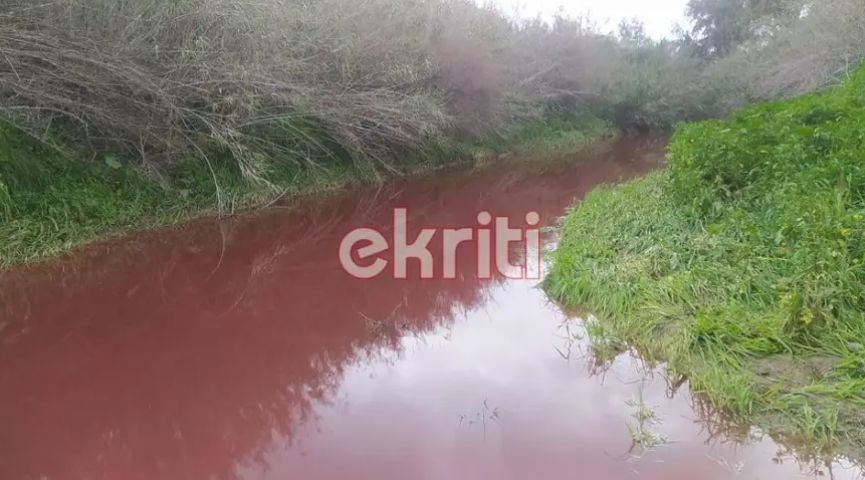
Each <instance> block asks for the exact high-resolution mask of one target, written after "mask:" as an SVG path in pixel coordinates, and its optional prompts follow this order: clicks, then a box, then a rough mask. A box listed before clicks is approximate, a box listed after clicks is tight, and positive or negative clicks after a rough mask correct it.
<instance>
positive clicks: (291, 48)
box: [0, 0, 865, 268]
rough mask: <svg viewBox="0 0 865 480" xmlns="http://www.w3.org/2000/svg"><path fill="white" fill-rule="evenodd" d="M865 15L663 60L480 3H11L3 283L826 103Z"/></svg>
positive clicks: (635, 32)
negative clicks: (749, 109) (201, 224)
mask: <svg viewBox="0 0 865 480" xmlns="http://www.w3.org/2000/svg"><path fill="white" fill-rule="evenodd" d="M806 4H807V5H806ZM721 7H723V8H721ZM862 10H863V6H862V3H861V1H860V0H827V1H825V2H818V3H814V2H805V1H804V0H772V1H764V2H741V1H734V0H723V1H721V2H718V1H717V0H691V1H690V2H689V4H688V15H689V16H690V17H691V20H692V22H693V25H694V27H693V29H691V30H688V31H685V30H682V31H680V32H678V33H677V34H675V35H671V36H670V37H669V38H665V39H653V38H649V37H647V36H646V34H645V33H644V29H643V28H642V26H641V25H640V24H639V23H638V22H623V23H622V24H621V25H620V26H619V28H618V29H616V30H615V31H612V32H610V31H606V30H605V29H601V28H599V27H598V26H597V24H595V23H594V22H593V21H592V20H591V19H590V18H570V17H566V16H563V15H560V16H558V17H556V18H554V19H552V20H549V21H548V20H543V19H533V18H513V17H511V16H508V15H505V14H503V13H502V12H500V11H498V10H496V8H494V7H491V6H479V4H478V2H473V1H470V0H317V1H306V0H255V1H248V0H243V1H240V0H183V1H175V2H165V1H163V0H141V1H135V2H127V1H118V0H69V1H57V2H41V3H38V4H34V3H33V2H31V1H24V0H9V1H4V2H2V5H0V240H2V242H0V268H3V267H8V266H11V265H14V264H18V263H22V262H28V261H35V260H40V259H44V258H46V257H50V256H51V255H54V254H57V253H59V252H63V251H65V250H68V249H69V248H72V247H74V246H77V245H81V244H83V243H86V242H88V241H92V240H95V239H100V238H104V237H106V236H111V235H116V234H118V233H122V232H126V231H129V230H134V229H141V228H149V227H152V226H157V225H164V224H170V223H174V222H176V221H180V220H182V219H187V218H190V217H193V216H196V215H202V214H209V213H219V214H223V213H230V212H232V211H236V210H237V209H240V208H245V207H250V206H256V205H262V204H267V203H270V202H272V201H274V200H276V199H281V198H285V197H286V196H290V195H294V194H297V193H302V192H315V191H318V190H322V189H328V188H333V187H335V186H338V185H343V184H345V183H347V182H357V181H377V180H380V179H382V178H385V177H387V176H390V175H400V174H406V173H411V172H416V171H423V170H429V169H434V168H436V167H439V166H442V165H445V164H448V163H451V162H453V161H458V160H465V159H473V158H477V157H479V156H480V157H483V156H487V157H489V158H495V157H496V156H497V155H495V154H498V153H500V152H508V151H513V150H519V149H524V150H532V151H535V152H537V151H544V150H547V149H561V148H565V149H568V148H576V147H578V146H579V145H582V144H585V143H587V142H589V141H591V140H592V139H596V138H598V137H599V136H600V135H603V134H605V133H606V132H607V131H608V130H609V129H610V128H615V129H618V130H621V131H625V132H634V131H645V130H651V129H668V128H670V127H671V126H672V125H674V124H676V123H677V122H680V121H690V120H698V119H705V118H716V117H724V116H726V115H728V114H729V113H730V112H731V111H733V110H735V109H736V108H738V107H740V106H741V105H744V104H748V103H751V102H753V101H756V100H764V99H771V98H776V97H779V96H787V95H791V94H798V93H802V92H807V91H810V90H813V89H815V88H820V87H822V86H825V85H827V84H831V83H833V82H834V81H835V79H836V77H838V72H839V71H846V69H847V68H848V67H849V66H850V65H851V64H855V62H856V61H857V60H858V58H861V52H863V51H865V48H863V47H862V46H863V44H865V34H863V33H862V29H861V27H860V26H861V25H862V24H863V22H862V19H863V18H865V13H863V12H862ZM490 154H493V155H491V156H490Z"/></svg>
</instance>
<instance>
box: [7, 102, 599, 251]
mask: <svg viewBox="0 0 865 480" xmlns="http://www.w3.org/2000/svg"><path fill="white" fill-rule="evenodd" d="M610 131H611V130H610V129H609V127H608V126H607V125H606V124H605V123H604V122H602V121H600V120H598V119H596V118H594V117H591V116H581V117H573V116H569V117H563V116H556V117H548V118H546V119H545V120H542V121H534V122H531V123H527V124H525V125H522V126H518V127H512V128H510V129H506V130H503V131H501V132H499V133H497V134H486V135H484V136H482V137H478V138H473V139H468V140H460V141H457V140H453V141H450V142H447V143H445V142H438V143H435V144H427V145H419V146H418V148H417V150H415V151H408V152H406V154H405V157H404V158H402V159H400V162H399V166H400V168H399V170H395V169H388V170H374V169H363V168H359V167H358V165H357V164H355V163H353V162H352V161H351V159H350V158H347V157H345V156H342V157H341V156H340V155H339V154H338V153H337V152H334V153H332V154H331V155H329V156H326V157H322V159H321V160H320V162H319V163H318V166H317V167H315V168H313V167H310V166H307V165H303V164H300V163H295V162H292V161H289V160H290V159H286V160H285V161H282V162H275V163H273V164H271V166H270V167H269V168H268V169H267V170H266V171H263V172H259V173H258V174H257V175H256V176H255V177H250V176H248V175H245V174H244V172H242V171H241V170H240V168H239V167H238V164H237V162H235V161H233V159H232V158H230V156H229V155H227V154H221V153H220V152H214V154H211V155H208V156H207V160H204V159H197V160H190V161H183V162H178V164H177V165H176V166H175V167H174V168H172V169H170V170H165V171H161V172H152V171H144V170H142V169H141V168H140V167H138V166H135V164H133V163H130V162H127V161H125V159H123V158H121V157H118V156H114V155H105V156H101V157H99V158H81V154H80V153H78V152H76V151H74V150H71V149H68V148H64V147H62V146H58V145H57V144H55V143H46V142H44V141H37V140H36V139H34V138H31V137H29V136H27V135H25V134H23V133H22V132H21V131H20V130H17V129H16V128H14V127H11V126H5V127H2V128H0V238H2V239H3V242H2V243H0V267H8V266H11V265H14V264H18V263H24V262H31V261H36V260H41V259H44V258H47V257H50V256H52V255H55V254H57V253H59V252H63V251H66V250H69V249H71V248H74V247H76V246H79V245H82V244H85V243H87V242H91V241H94V240H98V239H103V238H107V237H111V236H116V235H119V234H122V233H125V232H130V231H134V230H142V229H148V228H154V227H159V226H164V225H170V224H174V223H177V222H181V221H183V220H187V219H190V218H193V217H197V216H203V215H213V214H230V213H232V212H236V211H238V210H243V209H248V208H253V207H256V206H261V205H265V204H268V203H270V202H274V201H278V200H280V201H281V200H286V199H288V198H290V197H293V196H297V195H303V194H311V193H319V192H325V191H328V190H333V189H336V188H339V187H342V186H345V185H347V184H349V183H353V182H374V181H379V180H381V179H383V178H384V177H385V176H388V175H390V176H393V175H413V174H419V173H423V172H426V171H430V170H434V169H437V168H442V167H446V166H450V165H457V164H460V163H469V162H478V161H483V160H487V159H495V158H496V157H497V156H498V155H501V154H502V153H517V154H519V153H521V152H529V151H531V152H553V151H561V150H574V149H579V148H580V147H582V146H585V145H587V144H589V143H591V142H594V141H597V140H598V139H600V138H602V137H603V136H604V135H607V134H609V133H610Z"/></svg>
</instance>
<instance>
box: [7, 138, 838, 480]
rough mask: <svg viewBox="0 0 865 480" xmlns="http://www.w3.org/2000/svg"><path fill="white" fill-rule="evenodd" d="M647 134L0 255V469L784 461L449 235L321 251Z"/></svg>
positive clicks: (457, 473)
mask: <svg viewBox="0 0 865 480" xmlns="http://www.w3.org/2000/svg"><path fill="white" fill-rule="evenodd" d="M662 151H663V143H662V142H661V141H658V140H653V141H646V140H645V139H625V140H621V141H619V142H616V143H614V144H611V145H609V146H607V147H606V148H603V149H600V150H599V151H596V152H592V153H591V154H589V153H587V154H585V155H584V156H585V157H586V158H581V159H572V160H579V161H569V162H549V163H544V164H543V165H544V167H543V168H538V166H537V165H532V166H526V165H520V164H514V165H509V166H507V168H502V167H496V168H487V169H483V170H481V171H464V172H452V173H449V174H446V175H442V176H439V177H436V178H429V179H415V180H407V181H402V182H395V183H392V184H389V185H387V186H386V187H383V188H381V189H378V190H369V189H366V190H355V191H350V192H346V193H344V194H340V195H337V196H333V197H329V198H325V199H319V200H306V201H303V202H301V203H300V204H298V205H296V206H293V207H292V208H273V209H269V210H267V211H264V212H258V213H255V214H250V215H246V216H241V217H238V218H234V219H227V220H215V219H209V220H201V221H196V222H193V223H191V224H189V225H186V226H183V227H178V228H175V229H170V230H165V231H158V232H147V233H142V234H139V235H136V236H133V237H130V238H127V239H122V240H118V241H111V242H106V243H102V244H98V245H94V246H92V247H90V248H87V249H84V250H81V251H78V252H76V253H75V254H73V255H70V256H68V257H66V258H63V259H61V260H58V261H55V262H51V263H45V264H40V265H35V266H32V267H27V268H20V269H14V270H8V271H5V272H0V392H2V393H0V424H2V425H3V428H2V430H0V478H4V479H5V478H9V479H52V480H53V479H85V478H125V479H162V478H165V479H222V478H244V479H247V478H275V479H285V478H303V479H316V478H345V477H347V476H351V477H353V478H370V479H372V478H376V479H383V478H429V479H434V478H435V479H437V478H534V477H535V476H538V475H546V474H548V475H557V476H563V475H571V474H574V475H576V476H577V477H582V478H589V477H591V478H599V479H604V478H650V479H651V478H658V479H660V478H664V479H673V478H694V477H695V476H697V475H708V476H710V477H712V478H738V477H737V476H738V475H739V474H741V473H743V472H744V473H747V474H751V475H753V474H759V475H771V476H772V478H799V477H798V476H797V475H800V474H802V470H801V469H800V468H799V466H798V465H791V464H790V463H791V462H790V461H789V459H790V457H789V455H784V454H782V455H776V452H777V451H778V446H777V445H775V444H774V443H772V442H771V441H770V440H768V439H766V438H763V437H761V436H759V435H755V432H753V431H752V430H750V429H744V430H743V431H742V432H741V433H742V434H741V435H740V436H739V437H736V436H731V432H730V431H728V430H719V429H718V428H720V427H717V426H715V422H716V420H717V416H714V415H713V414H712V413H711V412H710V411H702V409H701V408H695V404H692V402H693V400H692V399H691V397H690V395H689V394H688V393H687V392H679V393H678V394H674V393H675V392H676V390H677V389H676V388H673V387H672V386H671V385H670V384H669V382H667V381H666V380H665V379H664V378H663V376H661V375H659V374H657V373H653V371H652V369H646V367H645V366H644V365H642V363H641V362H639V361H638V360H636V359H635V358H632V357H629V356H628V355H624V356H620V357H618V358H617V359H615V360H613V361H612V362H608V363H604V364H603V365H601V366H602V367H603V368H598V367H599V365H598V364H595V365H594V369H593V367H591V365H592V362H591V361H590V360H587V359H582V358H580V357H581V355H584V354H585V353H586V352H587V345H586V342H585V340H584V332H583V330H582V327H581V326H580V324H579V322H574V321H569V320H568V319H567V318H566V317H565V316H564V315H563V314H562V313H561V312H559V311H558V310H557V309H556V308H554V307H553V306H551V305H549V304H548V303H547V301H546V299H545V298H544V296H543V294H542V293H541V292H540V291H539V290H538V289H537V288H535V285H534V283H532V282H529V281H513V280H507V279H504V278H500V277H499V278H493V279H488V280H484V279H478V278H477V277H476V275H475V269H476V267H475V265H476V264H477V254H476V252H475V251H474V250H473V249H470V248H469V249H463V250H460V254H459V256H458V272H459V275H458V280H451V281H445V280H420V279H418V278H417V272H413V273H414V274H413V275H410V278H409V279H408V280H399V281H398V280H393V279H391V278H388V277H386V276H383V277H380V278H377V279H373V280H358V279H353V278H352V277H350V276H349V275H347V274H346V273H345V272H343V270H342V269H341V267H340V265H339V263H338V259H337V251H338V245H339V242H340V240H341V239H342V237H343V236H344V235H345V234H346V233H347V232H348V231H350V230H351V229H353V228H355V227H358V226H379V227H381V228H382V229H383V230H387V229H388V228H390V227H388V225H390V221H391V215H392V211H393V208H394V207H396V206H401V207H408V208H409V210H410V226H412V227H418V226H421V225H426V226H431V225H437V226H474V225H476V215H477V213H478V212H479V211H482V210H487V211H490V212H492V213H493V214H495V215H507V216H510V217H511V218H513V219H514V221H515V222H518V221H519V219H521V218H522V217H523V216H524V215H525V213H526V212H527V211H529V210H535V211H538V212H539V213H540V214H541V216H542V221H543V223H544V224H545V225H551V224H553V223H555V221H556V219H557V218H558V217H559V216H561V215H562V214H563V212H564V211H565V209H566V208H567V207H568V206H569V205H570V204H571V203H572V202H573V201H574V200H575V199H578V198H581V197H582V196H583V195H585V193H587V192H588V191H589V190H590V189H592V188H594V187H595V186H597V185H599V184H602V183H610V182H615V181H619V180H622V179H625V178H629V177H633V176H635V175H640V174H643V173H645V172H648V171H649V170H651V169H652V168H655V167H656V166H657V165H658V164H660V163H661V162H662V159H663V154H662ZM546 240H547V241H548V242H549V241H552V238H547V239H546ZM438 253H439V255H440V252H438ZM574 352H577V353H574ZM611 378H612V379H611ZM599 379H602V381H599ZM637 393H639V396H638V397H637V396H635V395H636V394H637ZM634 398H638V399H639V400H633V399H634ZM645 402H651V403H652V406H651V407H648V406H647V404H646V403H645ZM655 403H658V404H659V405H655ZM697 407H699V405H697ZM635 409H636V410H637V411H638V413H637V414H635V413H634V410H635ZM649 410H651V411H652V412H653V413H652V415H651V416H650V415H648V414H647V413H645V412H648V411H649ZM639 411H644V413H643V414H640V413H639ZM646 417H651V419H652V422H648V420H649V419H648V418H646ZM635 418H637V420H639V422H638V423H641V425H639V428H641V429H642V430H638V431H639V432H642V433H643V434H645V435H651V434H652V433H651V432H647V430H648V429H647V428H646V424H647V423H651V424H652V425H653V426H654V427H652V428H657V429H658V430H659V431H660V430H663V431H664V432H663V436H664V440H665V441H664V442H659V443H660V445H656V447H660V448H656V449H651V450H649V449H647V451H645V452H642V453H640V454H639V455H634V454H633V451H631V452H630V453H629V448H628V446H629V445H632V444H633V442H634V436H635V435H634V428H633V426H632V424H633V423H634V419H635ZM662 419H663V420H662ZM720 423H724V422H720ZM661 435H662V434H661V433H659V434H658V436H661ZM646 438H651V437H646ZM707 440H708V442H707ZM719 445H720V446H719ZM632 446H633V445H632ZM784 460H787V461H786V462H785V461H784ZM737 462H739V463H737ZM830 467H833V468H844V465H842V464H838V466H835V465H830ZM820 468H821V469H822V470H827V468H828V467H827V468H824V467H820ZM850 472H852V470H849V471H848V473H850ZM806 473H807V472H806ZM814 473H815V474H816V472H814ZM823 473H824V474H827V473H828V471H823ZM784 475H788V477H784ZM851 475H852V473H851ZM587 476H588V477H587ZM835 478H842V477H835ZM843 478H852V477H843Z"/></svg>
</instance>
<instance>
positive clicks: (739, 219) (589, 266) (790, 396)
mask: <svg viewBox="0 0 865 480" xmlns="http://www.w3.org/2000/svg"><path fill="white" fill-rule="evenodd" d="M863 91H865V71H861V70H860V71H859V72H858V74H856V75H855V76H853V77H852V78H851V79H850V80H849V81H848V82H847V83H846V85H844V86H841V87H837V88H834V89H831V90H828V91H825V92H822V93H818V94H813V95H809V96H804V97H800V98H796V99H792V100H784V101H778V102H772V103H766V104H761V105H757V106H754V107H750V108H747V109H745V110H743V111H740V112H739V113H737V114H736V115H734V117H733V118H732V119H730V120H727V121H711V122H702V123H695V124H689V125H685V126H683V127H680V128H679V129H678V131H677V133H676V135H675V136H674V137H673V139H672V141H671V144H670V146H669V154H668V158H669V167H668V168H667V169H666V170H664V171H661V172H657V173H655V174H652V175H649V176H648V177H646V178H644V179H641V180H637V181H634V182H631V183H629V184H626V185H623V186H620V187H615V188H605V189H601V190H599V191H596V192H595V193H593V194H591V195H590V196H589V197H588V198H587V199H586V200H585V201H584V202H583V203H582V204H580V205H579V206H577V207H576V208H575V210H574V211H573V212H572V213H571V214H570V215H569V217H568V218H567V220H566V222H565V225H564V231H563V238H562V241H561V244H560V245H559V247H558V250H557V252H556V254H555V259H554V266H553V269H552V271H551V274H550V276H549V277H548V278H547V280H546V283H545V286H546V289H547V291H548V293H549V294H550V295H551V296H552V297H553V298H554V299H556V300H558V301H560V302H562V303H563V304H566V305H568V306H572V307H580V308H581V309H585V310H586V311H589V312H592V313H593V314H594V315H595V316H596V318H595V317H592V318H593V320H591V321H590V331H591V333H592V337H593V340H594V344H595V345H596V347H597V348H598V349H599V350H600V351H601V353H603V350H604V349H612V350H613V351H621V350H624V349H628V348H635V349H637V350H638V351H639V352H640V353H641V354H642V355H644V356H645V357H647V358H650V359H653V360H657V361H663V362H666V364H667V367H668V369H669V371H670V372H671V374H672V375H671V377H672V378H679V377H681V378H683V379H684V378H687V379H688V381H689V383H690V387H691V389H692V390H693V391H695V392H697V393H698V394H699V395H700V396H702V397H703V398H705V399H707V400H708V401H709V402H711V404H712V405H713V406H714V407H716V408H718V409H720V410H722V411H725V412H728V413H731V414H733V415H735V416H736V417H737V418H739V419H742V420H745V421H747V422H751V423H752V424H756V425H759V426H761V427H763V428H765V429H767V430H768V431H770V432H772V433H773V434H775V435H777V436H778V437H779V438H782V439H784V440H785V441H786V442H789V443H791V444H793V445H808V446H809V448H808V449H807V450H808V452H809V453H825V452H828V451H835V452H839V451H840V452H841V453H842V454H845V455H848V456H850V457H851V458H852V459H862V458H865V433H863V432H865V429H863V423H865V346H863V343H865V342H863V339H865V295H863V292H865V267H863V262H865V223H863V222H865V166H863V164H862V158H863V157H865V141H863V138H862V133H861V132H862V130H861V127H862V125H863V124H865V96H863V93H862V92H863Z"/></svg>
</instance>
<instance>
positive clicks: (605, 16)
mask: <svg viewBox="0 0 865 480" xmlns="http://www.w3.org/2000/svg"><path fill="white" fill-rule="evenodd" d="M493 1H494V2H495V3H497V4H499V5H500V6H501V7H502V9H503V10H504V11H506V12H508V13H511V14H513V13H514V12H515V11H518V12H519V14H520V15H521V16H523V17H533V16H536V15H538V14H540V15H542V16H544V17H552V15H553V14H554V13H555V12H556V10H558V9H559V7H563V8H564V10H565V12H567V13H570V14H572V15H577V14H582V13H586V12H589V13H590V14H591V16H592V18H594V19H596V20H597V21H598V22H599V23H600V24H601V25H603V26H605V29H607V30H611V29H612V28H613V27H615V26H616V25H618V24H619V22H620V21H621V20H622V19H623V18H634V17H636V18H639V19H640V20H642V21H643V23H645V25H646V31H647V32H648V33H649V35H651V36H653V37H655V38H660V37H663V36H668V35H669V33H670V31H671V30H672V28H673V26H674V25H675V24H676V23H680V24H683V25H684V24H685V23H686V22H685V5H686V4H687V3H688V0H493ZM515 6H516V8H515Z"/></svg>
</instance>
